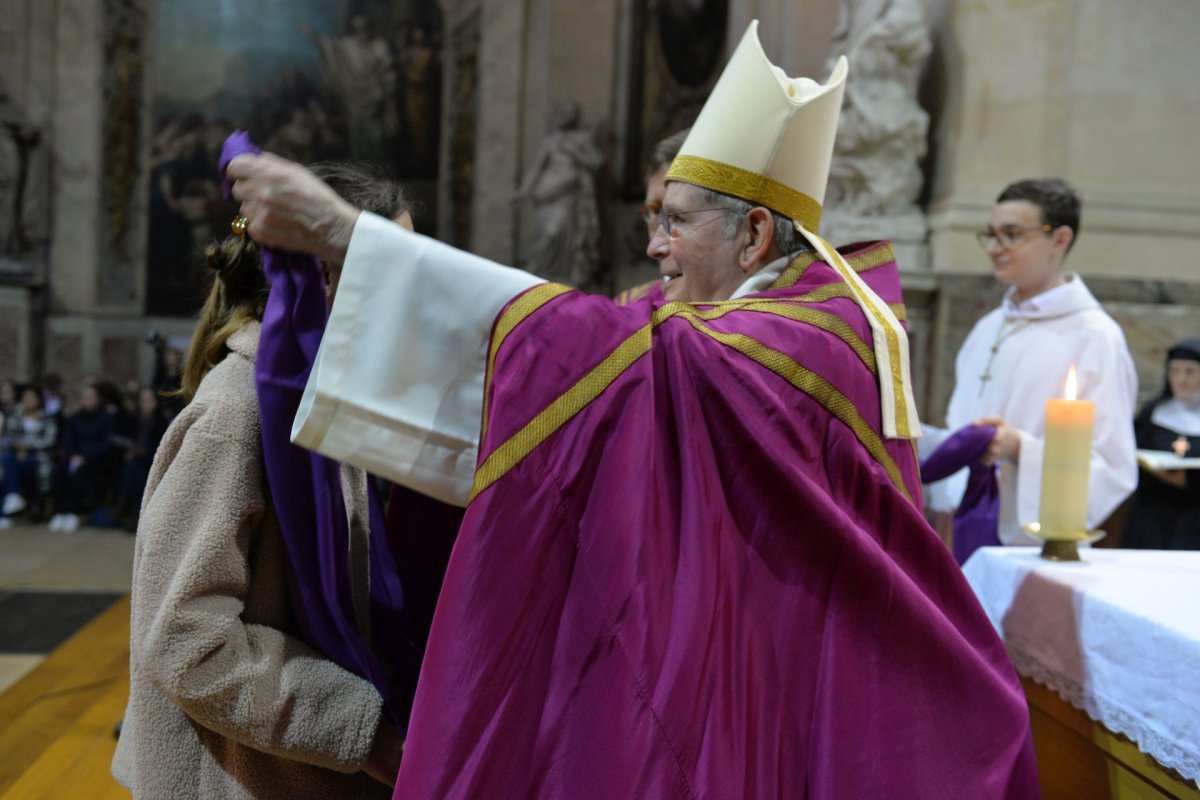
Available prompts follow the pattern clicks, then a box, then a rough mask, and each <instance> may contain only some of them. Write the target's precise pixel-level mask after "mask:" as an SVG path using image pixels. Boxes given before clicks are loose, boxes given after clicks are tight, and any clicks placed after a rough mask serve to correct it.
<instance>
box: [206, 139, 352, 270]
mask: <svg viewBox="0 0 1200 800" xmlns="http://www.w3.org/2000/svg"><path fill="white" fill-rule="evenodd" d="M226 176H227V177H228V178H229V179H230V180H231V181H233V196H234V199H236V200H238V201H239V202H240V203H241V211H240V213H241V215H242V216H244V217H246V219H247V220H248V223H247V226H246V232H247V233H248V234H249V235H250V238H251V239H253V240H254V241H256V242H258V243H259V244H262V245H266V246H268V247H276V248H279V249H281V250H291V251H293V252H297V253H308V254H310V255H314V256H317V257H318V258H320V259H322V260H324V261H325V262H326V263H328V264H341V263H342V261H344V260H345V258H346V250H347V249H348V248H349V246H350V235H351V234H352V233H353V232H354V223H355V222H356V221H357V220H358V214H359V211H358V209H356V208H354V206H352V205H350V204H349V203H347V202H346V201H345V200H343V199H342V198H341V197H339V196H338V195H337V193H336V192H334V191H333V189H330V188H329V187H328V186H327V185H325V183H323V182H322V181H321V180H320V179H319V178H317V176H315V175H313V174H312V173H311V172H309V171H308V170H307V169H305V168H304V167H302V166H301V165H299V164H296V163H294V162H291V161H288V160H286V159H283V158H279V157H278V156H274V155H271V154H270V153H263V154H262V155H241V156H237V157H236V158H234V159H233V160H232V161H230V162H229V167H228V168H227V169H226Z"/></svg>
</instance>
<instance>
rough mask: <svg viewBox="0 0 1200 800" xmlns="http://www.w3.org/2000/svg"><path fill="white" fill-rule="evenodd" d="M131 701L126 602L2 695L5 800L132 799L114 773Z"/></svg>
mask: <svg viewBox="0 0 1200 800" xmlns="http://www.w3.org/2000/svg"><path fill="white" fill-rule="evenodd" d="M128 697H129V598H128V597H126V598H125V599H123V600H120V601H118V602H117V603H115V604H114V605H113V606H111V607H110V608H109V609H108V610H107V611H105V612H103V613H102V614H100V615H99V616H98V617H96V619H94V620H92V622H90V623H88V625H86V626H85V627H84V628H82V629H81V630H80V631H79V632H78V633H76V634H75V635H74V636H72V637H71V638H70V639H68V640H67V641H66V642H65V643H63V644H62V645H61V646H60V647H58V649H56V650H55V651H54V652H53V653H51V654H50V655H49V656H47V657H46V659H45V660H44V661H42V662H41V663H40V664H38V665H37V666H36V667H35V668H34V669H33V670H32V671H31V672H29V673H28V674H27V675H25V677H23V678H21V680H19V681H18V682H17V683H15V684H13V685H12V686H11V687H10V688H9V689H8V690H7V691H5V692H4V693H3V694H0V800H18V798H19V800H41V799H42V798H87V800H108V798H124V799H125V800H128V798H129V792H127V791H126V790H125V789H123V788H122V787H121V786H120V785H119V784H118V783H116V781H114V780H113V779H112V776H111V775H110V774H109V765H110V764H111V763H112V757H113V752H114V750H115V749H116V745H117V742H116V739H115V738H114V736H113V731H114V729H115V727H116V725H117V723H118V722H119V721H120V720H121V717H122V716H123V715H124V713H125V701H126V699H127V698H128Z"/></svg>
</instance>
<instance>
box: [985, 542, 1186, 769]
mask: <svg viewBox="0 0 1200 800" xmlns="http://www.w3.org/2000/svg"><path fill="white" fill-rule="evenodd" d="M1038 552H1039V550H1038V548H1036V547H985V548H982V549H980V550H977V551H976V552H975V553H974V554H973V555H972V556H971V558H970V559H968V561H967V563H966V564H964V565H963V572H964V573H965V574H966V577H967V581H968V582H969V583H970V584H971V587H972V588H973V589H974V590H975V594H976V595H977V596H978V597H979V600H980V602H981V603H982V604H983V607H984V609H985V610H986V611H987V614H988V617H989V618H991V621H992V624H993V625H995V626H996V630H997V631H999V633H1000V635H1001V636H1002V637H1003V638H1004V643H1005V645H1006V646H1007V647H1008V652H1009V655H1010V656H1011V657H1012V660H1013V664H1014V665H1015V666H1016V668H1017V672H1019V673H1020V674H1021V675H1023V676H1024V677H1027V678H1031V679H1033V680H1035V681H1037V682H1038V683H1041V684H1043V685H1045V686H1047V687H1049V688H1050V689H1053V690H1054V691H1055V692H1057V693H1058V694H1059V695H1061V696H1062V697H1063V699H1064V700H1066V701H1067V702H1068V703H1070V704H1071V705H1073V706H1075V707H1076V708H1079V709H1080V710H1082V711H1084V712H1086V713H1087V714H1088V716H1090V717H1091V718H1092V719H1094V720H1096V721H1098V722H1100V723H1102V724H1104V725H1105V727H1107V728H1108V729H1109V730H1112V731H1115V732H1117V733H1122V734H1124V735H1125V736H1128V737H1129V738H1130V739H1132V740H1133V741H1134V742H1135V743H1136V744H1137V746H1138V748H1139V749H1140V750H1141V751H1142V752H1144V753H1147V754H1149V755H1151V756H1153V757H1154V758H1155V759H1157V760H1158V761H1159V763H1161V764H1163V765H1164V766H1168V767H1171V768H1173V769H1175V770H1178V771H1179V772H1180V773H1181V774H1182V775H1183V776H1184V777H1185V778H1187V779H1188V780H1190V781H1194V782H1198V783H1200V552H1191V551H1186V552H1185V551H1160V550H1106V549H1096V548H1088V549H1082V550H1081V553H1082V555H1083V559H1084V560H1083V562H1077V563H1055V562H1051V561H1045V560H1042V559H1041V558H1039V557H1038Z"/></svg>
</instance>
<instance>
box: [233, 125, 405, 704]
mask: <svg viewBox="0 0 1200 800" xmlns="http://www.w3.org/2000/svg"><path fill="white" fill-rule="evenodd" d="M258 152H260V151H259V149H258V148H257V147H256V146H255V145H254V144H253V143H252V142H251V141H250V137H249V135H248V134H246V133H244V132H242V131H238V132H235V133H233V134H231V135H230V137H229V138H228V139H227V140H226V141H225V146H224V148H223V150H222V151H221V159H220V170H221V174H222V175H224V173H225V168H226V167H227V166H228V164H229V162H230V161H231V160H232V159H233V158H234V157H235V156H238V155H241V154H243V153H258ZM224 189H225V194H226V197H229V192H230V184H229V181H228V180H226V181H225V183H224ZM261 254H262V268H263V272H264V273H265V274H266V277H267V280H268V282H269V283H270V286H271V290H270V295H269V297H268V299H267V305H266V309H265V311H264V313H263V321H262V332H261V334H260V336H259V345H258V358H257V360H256V363H255V384H256V387H257V391H258V404H259V416H260V419H261V426H262V447H263V461H264V464H265V466H266V473H267V485H268V487H269V490H270V494H271V500H272V502H273V505H274V508H275V513H276V516H277V517H278V519H279V528H280V534H281V536H282V538H283V543H284V548H285V550H286V553H287V559H288V561H287V568H288V578H289V581H288V586H289V589H290V590H291V600H292V613H293V616H294V618H295V621H296V624H297V626H298V627H299V629H300V632H301V634H302V636H303V638H304V639H305V641H307V642H308V644H310V645H311V646H312V647H313V648H314V649H316V650H317V651H319V652H320V653H322V654H323V655H325V656H326V657H327V658H329V659H331V660H332V661H334V662H336V663H337V664H339V665H341V666H342V667H344V668H345V669H347V670H350V671H351V672H354V673H355V674H357V675H360V676H362V677H364V678H366V679H368V680H370V681H371V683H372V684H374V686H375V688H376V689H378V690H379V693H380V695H382V696H383V699H384V709H385V713H386V715H387V716H388V718H389V719H390V720H391V721H392V722H393V723H395V724H397V725H399V726H401V727H402V728H403V727H406V725H407V721H408V714H409V710H410V709H411V704H412V695H413V693H414V691H415V686H416V676H417V671H418V669H419V657H418V655H417V653H416V649H415V646H414V645H413V642H412V640H411V637H410V636H409V635H408V629H409V622H408V620H407V616H406V613H405V607H404V592H403V589H402V587H401V584H400V578H399V572H398V570H397V568H396V564H395V562H394V559H393V556H392V551H391V548H390V545H389V542H388V539H387V531H386V527H385V523H384V516H383V513H382V509H381V506H380V503H379V499H378V497H377V495H376V494H375V492H374V490H373V487H371V488H370V489H369V491H368V494H369V498H368V503H369V507H370V526H371V539H370V573H371V575H370V581H371V585H370V616H371V627H372V630H373V631H375V632H376V635H375V636H374V637H373V643H372V645H368V644H367V642H366V640H365V639H364V637H363V636H362V635H361V633H360V632H359V630H358V627H357V624H356V622H355V615H354V607H353V600H352V599H351V587H350V580H349V575H350V572H349V565H348V563H347V561H348V555H349V541H350V538H349V537H350V532H349V521H348V518H347V512H346V505H345V499H344V496H343V494H342V479H341V466H340V465H339V464H338V462H336V461H333V460H331V459H328V458H325V457H324V456H321V455H318V454H316V453H310V452H308V451H307V450H304V449H302V448H300V447H297V446H295V445H293V444H292V443H291V428H292V420H293V419H295V416H296V410H297V408H298V407H299V404H300V399H301V397H302V395H303V393H304V387H305V385H306V384H307V382H308V376H309V372H310V371H311V370H312V365H313V362H314V361H315V359H316V355H317V350H318V349H319V348H320V345H321V336H322V334H323V333H324V331H325V323H326V317H327V307H326V297H325V284H324V278H323V276H322V273H321V268H320V264H319V263H318V262H317V261H316V260H315V259H312V258H309V257H307V256H301V255H297V254H294V253H287V252H274V251H272V250H271V249H270V248H266V247H264V248H262V249H261ZM368 483H369V481H368Z"/></svg>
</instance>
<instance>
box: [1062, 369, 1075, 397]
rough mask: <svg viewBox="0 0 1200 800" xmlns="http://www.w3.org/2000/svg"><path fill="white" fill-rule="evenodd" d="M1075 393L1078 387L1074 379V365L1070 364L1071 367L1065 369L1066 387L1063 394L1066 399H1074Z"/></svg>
mask: <svg viewBox="0 0 1200 800" xmlns="http://www.w3.org/2000/svg"><path fill="white" fill-rule="evenodd" d="M1077 393H1078V389H1077V386H1076V381H1075V365H1074V364H1072V365H1071V369H1069V370H1068V371H1067V388H1066V391H1065V392H1064V393H1063V396H1064V397H1066V398H1067V399H1068V400H1074V399H1075V395H1076V394H1077Z"/></svg>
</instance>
